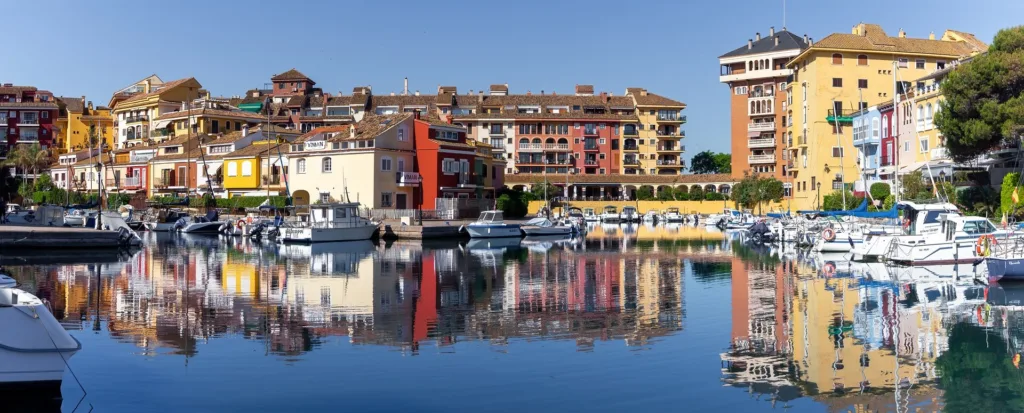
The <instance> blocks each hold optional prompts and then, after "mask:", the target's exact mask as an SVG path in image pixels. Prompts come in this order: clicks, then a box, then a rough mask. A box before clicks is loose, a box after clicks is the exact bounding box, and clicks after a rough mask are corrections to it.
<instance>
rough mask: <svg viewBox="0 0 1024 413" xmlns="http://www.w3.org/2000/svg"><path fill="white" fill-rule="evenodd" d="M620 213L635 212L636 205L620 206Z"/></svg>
mask: <svg viewBox="0 0 1024 413" xmlns="http://www.w3.org/2000/svg"><path fill="white" fill-rule="evenodd" d="M622 213H623V214H635V213H636V207H631V206H624V207H622Z"/></svg>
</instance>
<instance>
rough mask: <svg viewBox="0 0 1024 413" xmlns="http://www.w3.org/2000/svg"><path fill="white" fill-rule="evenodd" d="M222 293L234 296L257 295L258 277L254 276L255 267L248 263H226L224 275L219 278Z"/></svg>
mask: <svg viewBox="0 0 1024 413" xmlns="http://www.w3.org/2000/svg"><path fill="white" fill-rule="evenodd" d="M221 282H222V283H223V287H222V288H224V291H227V292H230V293H233V294H235V295H249V296H251V297H256V296H258V295H259V277H258V276H257V275H256V267H255V265H253V264H249V263H227V264H224V274H223V275H222V276H221Z"/></svg>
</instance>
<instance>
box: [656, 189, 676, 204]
mask: <svg viewBox="0 0 1024 413" xmlns="http://www.w3.org/2000/svg"><path fill="white" fill-rule="evenodd" d="M658 200H659V201H675V200H676V190H675V189H674V188H672V187H666V188H662V189H661V190H660V191H658Z"/></svg>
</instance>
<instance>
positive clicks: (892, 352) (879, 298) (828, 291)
mask: <svg viewBox="0 0 1024 413" xmlns="http://www.w3.org/2000/svg"><path fill="white" fill-rule="evenodd" d="M732 268H733V271H732V274H733V284H732V288H733V290H732V291H733V297H732V298H733V299H732V305H733V331H732V336H733V340H732V343H731V346H730V350H729V351H728V352H726V353H723V354H722V360H723V375H724V378H723V380H724V382H725V383H726V384H727V385H732V386H738V387H744V388H747V389H748V390H749V391H751V392H752V393H756V394H765V395H768V396H769V397H768V399H769V400H771V401H772V402H773V403H774V402H776V401H782V402H785V401H788V400H792V399H794V398H797V397H801V396H811V397H813V398H815V399H816V400H818V401H820V402H822V403H824V404H826V405H827V406H828V407H829V410H830V411H848V410H851V411H876V410H882V411H914V409H923V410H924V411H938V410H941V404H940V403H941V402H940V400H941V396H942V392H941V390H939V389H938V387H937V386H936V381H937V380H938V373H937V371H936V368H935V360H936V359H937V358H938V357H939V356H940V355H941V354H942V353H943V352H944V351H945V350H946V349H947V344H946V343H947V339H948V338H947V332H946V328H945V327H944V325H943V322H942V320H943V319H944V317H947V316H948V315H950V314H955V313H956V312H957V309H958V308H957V307H956V306H958V305H962V304H963V302H964V300H963V298H964V296H970V295H972V292H971V291H969V290H965V287H953V286H952V285H949V284H943V283H941V282H936V283H932V284H929V283H916V284H902V285H900V284H896V283H893V282H874V281H871V280H868V279H863V278H852V277H842V276H840V277H833V278H825V277H821V276H818V274H817V273H816V272H815V271H813V270H811V269H809V268H806V267H802V266H798V265H796V264H795V263H782V264H778V265H775V264H763V263H748V262H744V261H742V260H739V259H737V260H735V261H734V262H733V265H732ZM840 275H842V274H840ZM966 288H968V289H970V288H971V287H966Z"/></svg>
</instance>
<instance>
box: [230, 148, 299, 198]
mask: <svg viewBox="0 0 1024 413" xmlns="http://www.w3.org/2000/svg"><path fill="white" fill-rule="evenodd" d="M289 147H290V145H289V144H288V143H287V142H282V143H279V142H278V141H276V140H269V141H268V140H258V141H253V142H252V143H250V144H249V145H248V146H245V147H243V148H241V149H238V150H236V151H234V152H231V153H229V154H227V155H224V159H223V166H222V168H223V171H222V173H223V176H224V190H225V191H226V192H227V197H228V198H230V197H232V196H235V195H265V194H267V193H268V191H269V193H270V194H271V195H278V194H285V193H286V191H285V180H284V176H285V175H286V174H287V173H288V150H289Z"/></svg>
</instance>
